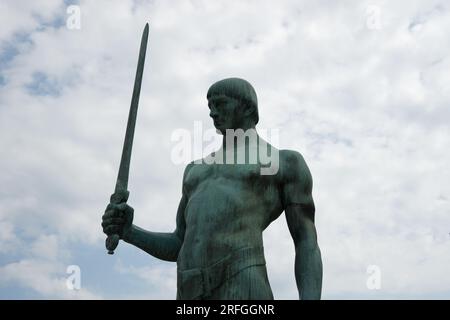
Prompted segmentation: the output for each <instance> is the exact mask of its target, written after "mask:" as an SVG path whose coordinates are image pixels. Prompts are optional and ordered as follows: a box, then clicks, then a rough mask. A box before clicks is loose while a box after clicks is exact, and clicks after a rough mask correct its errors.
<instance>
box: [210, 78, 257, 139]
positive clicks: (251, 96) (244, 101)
mask: <svg viewBox="0 0 450 320" xmlns="http://www.w3.org/2000/svg"><path fill="white" fill-rule="evenodd" d="M206 98H207V99H208V107H209V109H210V114H209V115H210V117H211V118H212V119H213V120H214V126H215V127H216V129H217V130H218V131H220V132H221V133H222V134H224V132H225V130H226V129H235V130H236V129H244V130H247V129H249V128H254V127H255V125H256V124H257V123H258V120H259V118H258V99H257V97H256V92H255V89H253V87H252V85H251V84H250V83H249V82H248V81H245V80H243V79H239V78H228V79H223V80H220V81H218V82H216V83H214V84H213V85H212V86H211V87H210V88H209V90H208V93H207V95H206Z"/></svg>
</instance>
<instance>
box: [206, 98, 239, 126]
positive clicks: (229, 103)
mask: <svg viewBox="0 0 450 320" xmlns="http://www.w3.org/2000/svg"><path fill="white" fill-rule="evenodd" d="M208 107H209V110H210V112H209V116H210V117H211V118H212V119H213V121H214V126H215V127H216V129H217V130H218V131H220V132H221V133H222V134H224V133H225V130H226V129H239V128H241V127H242V124H243V120H244V114H243V108H242V107H241V106H240V104H239V101H238V100H236V99H234V98H230V97H227V96H225V95H215V96H212V97H210V98H209V99H208Z"/></svg>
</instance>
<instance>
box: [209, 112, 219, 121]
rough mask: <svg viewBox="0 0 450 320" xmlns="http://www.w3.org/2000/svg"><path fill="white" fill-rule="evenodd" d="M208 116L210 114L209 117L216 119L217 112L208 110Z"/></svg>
mask: <svg viewBox="0 0 450 320" xmlns="http://www.w3.org/2000/svg"><path fill="white" fill-rule="evenodd" d="M209 116H210V117H211V118H213V120H216V119H217V116H218V114H217V112H215V111H213V110H211V111H210V112H209Z"/></svg>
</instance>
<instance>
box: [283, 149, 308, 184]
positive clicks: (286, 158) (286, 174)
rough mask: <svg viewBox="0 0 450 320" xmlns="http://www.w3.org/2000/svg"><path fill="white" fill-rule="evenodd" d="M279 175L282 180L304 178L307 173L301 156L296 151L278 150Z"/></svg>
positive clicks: (306, 167)
mask: <svg viewBox="0 0 450 320" xmlns="http://www.w3.org/2000/svg"><path fill="white" fill-rule="evenodd" d="M279 154H280V174H281V177H282V179H283V180H291V179H295V178H298V177H301V176H304V175H305V174H306V173H308V172H309V169H308V166H307V164H306V162H305V159H304V158H303V156H302V154H301V153H300V152H298V151H296V150H288V149H283V150H280V153H279Z"/></svg>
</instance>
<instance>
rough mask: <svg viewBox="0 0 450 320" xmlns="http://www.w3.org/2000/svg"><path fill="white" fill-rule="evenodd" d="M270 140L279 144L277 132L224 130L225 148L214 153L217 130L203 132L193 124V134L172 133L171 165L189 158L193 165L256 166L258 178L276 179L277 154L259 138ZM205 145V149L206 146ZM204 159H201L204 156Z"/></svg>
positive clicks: (177, 130) (184, 162)
mask: <svg viewBox="0 0 450 320" xmlns="http://www.w3.org/2000/svg"><path fill="white" fill-rule="evenodd" d="M258 133H260V134H263V135H264V136H266V137H270V141H271V142H272V143H274V144H278V141H279V131H278V129H268V130H266V129H258V132H257V131H256V130H255V129H248V130H245V131H244V130H243V129H236V130H234V129H226V130H225V135H224V136H223V137H222V140H223V142H224V143H225V145H226V147H225V148H223V147H220V148H218V149H217V146H218V143H217V142H218V141H217V140H216V139H214V138H215V137H217V130H216V129H213V128H211V129H207V130H203V125H202V122H201V121H195V122H194V130H193V131H192V132H191V131H189V130H187V129H176V130H174V131H173V132H172V136H171V141H172V142H175V143H176V144H175V145H174V146H173V148H172V152H171V160H172V162H173V163H174V164H188V163H189V162H190V160H191V159H192V158H194V159H196V160H194V163H195V164H258V165H260V166H261V167H260V174H261V175H275V174H276V173H277V172H278V169H279V151H278V149H276V148H274V147H272V146H271V145H270V144H269V143H267V142H266V141H265V140H264V139H262V138H261V137H260V136H259V134H258ZM205 144H206V145H205ZM205 154H206V155H207V156H206V157H203V156H204V155H205Z"/></svg>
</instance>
